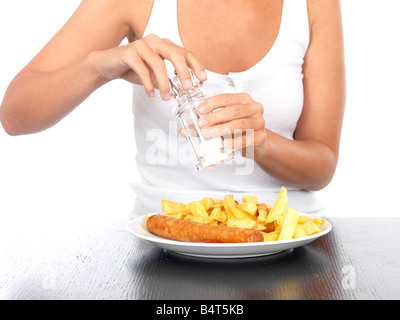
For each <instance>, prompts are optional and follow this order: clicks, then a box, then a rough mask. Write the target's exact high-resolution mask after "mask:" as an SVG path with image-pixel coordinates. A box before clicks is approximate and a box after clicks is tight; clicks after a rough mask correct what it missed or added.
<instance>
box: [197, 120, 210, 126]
mask: <svg viewBox="0 0 400 320" xmlns="http://www.w3.org/2000/svg"><path fill="white" fill-rule="evenodd" d="M207 123H208V122H207V120H206V119H200V121H199V126H200V127H205V126H206V125H207Z"/></svg>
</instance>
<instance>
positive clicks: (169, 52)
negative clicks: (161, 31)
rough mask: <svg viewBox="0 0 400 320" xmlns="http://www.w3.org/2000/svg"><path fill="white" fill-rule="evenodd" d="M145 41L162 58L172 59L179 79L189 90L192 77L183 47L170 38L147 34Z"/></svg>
mask: <svg viewBox="0 0 400 320" xmlns="http://www.w3.org/2000/svg"><path fill="white" fill-rule="evenodd" d="M143 43H145V44H147V45H148V47H149V49H150V50H152V51H153V52H154V53H155V54H157V55H159V56H161V57H160V58H162V59H167V60H169V61H171V63H172V65H173V66H174V68H175V71H176V73H177V75H178V77H179V81H180V82H181V83H182V85H183V87H184V88H185V89H187V90H189V89H190V88H191V87H192V77H191V75H190V71H189V67H188V65H187V63H186V59H185V56H184V54H183V50H184V49H183V48H181V47H179V46H177V45H175V44H174V43H173V42H172V41H170V40H168V39H160V38H159V37H157V36H152V37H149V36H147V37H146V40H145V41H143ZM167 78H168V76H167Z"/></svg>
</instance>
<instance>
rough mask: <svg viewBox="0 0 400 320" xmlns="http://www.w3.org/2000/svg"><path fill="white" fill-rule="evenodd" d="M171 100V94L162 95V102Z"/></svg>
mask: <svg viewBox="0 0 400 320" xmlns="http://www.w3.org/2000/svg"><path fill="white" fill-rule="evenodd" d="M170 98H171V94H170V93H169V92H166V93H164V100H169V99H170Z"/></svg>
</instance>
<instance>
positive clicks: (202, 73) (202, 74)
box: [200, 71, 207, 80]
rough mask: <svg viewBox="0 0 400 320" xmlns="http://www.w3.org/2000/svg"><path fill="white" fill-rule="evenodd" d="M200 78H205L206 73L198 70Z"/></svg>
mask: <svg viewBox="0 0 400 320" xmlns="http://www.w3.org/2000/svg"><path fill="white" fill-rule="evenodd" d="M200 79H201V80H207V73H206V72H205V71H200Z"/></svg>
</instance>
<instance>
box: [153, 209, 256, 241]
mask: <svg viewBox="0 0 400 320" xmlns="http://www.w3.org/2000/svg"><path fill="white" fill-rule="evenodd" d="M147 229H148V231H149V232H151V233H153V234H155V235H157V236H160V237H163V238H167V239H172V240H178V241H186V242H205V243H207V242H216V243H221V242H222V243H243V242H263V241H264V237H263V235H262V234H261V232H260V231H257V230H253V229H241V228H231V227H224V226H216V225H209V224H203V223H198V222H193V221H188V220H183V219H178V218H173V217H168V216H164V215H153V216H150V217H149V218H148V219H147Z"/></svg>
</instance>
